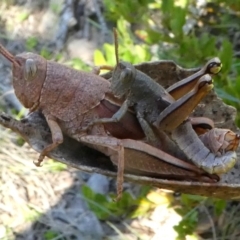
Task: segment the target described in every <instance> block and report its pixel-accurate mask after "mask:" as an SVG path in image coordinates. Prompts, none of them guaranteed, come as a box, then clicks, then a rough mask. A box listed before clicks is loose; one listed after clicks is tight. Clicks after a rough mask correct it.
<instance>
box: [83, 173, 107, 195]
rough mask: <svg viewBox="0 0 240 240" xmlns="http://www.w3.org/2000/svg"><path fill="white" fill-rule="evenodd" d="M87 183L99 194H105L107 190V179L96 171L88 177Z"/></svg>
mask: <svg viewBox="0 0 240 240" xmlns="http://www.w3.org/2000/svg"><path fill="white" fill-rule="evenodd" d="M87 185H88V186H89V187H90V188H91V189H92V190H93V191H94V192H95V193H100V194H103V195H105V194H107V193H108V192H109V180H108V178H107V177H106V176H103V175H101V174H98V173H94V174H92V176H91V177H90V178H89V179H88V181H87Z"/></svg>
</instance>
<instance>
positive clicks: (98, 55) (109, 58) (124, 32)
mask: <svg viewBox="0 0 240 240" xmlns="http://www.w3.org/2000/svg"><path fill="white" fill-rule="evenodd" d="M117 31H118V38H119V39H118V42H119V46H118V48H119V50H118V52H119V59H121V60H125V61H128V62H131V63H132V64H136V63H139V62H145V61H149V60H150V59H151V54H150V48H149V46H147V45H145V44H144V45H143V44H135V43H134V40H133V37H134V36H133V34H132V33H131V31H130V29H129V26H128V24H127V22H126V21H125V20H123V19H122V18H121V19H119V21H118V22H117ZM94 63H95V65H111V66H115V65H116V57H115V46H114V45H110V44H108V43H105V44H104V45H103V53H102V51H100V50H96V51H95V52H94Z"/></svg>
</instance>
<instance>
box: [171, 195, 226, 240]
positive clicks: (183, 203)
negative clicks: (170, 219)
mask: <svg viewBox="0 0 240 240" xmlns="http://www.w3.org/2000/svg"><path fill="white" fill-rule="evenodd" d="M201 205H205V207H206V208H207V206H213V210H214V215H215V216H220V215H221V214H222V212H223V211H224V209H225V207H226V201H225V200H222V199H214V198H206V197H201V196H197V195H190V194H182V195H181V199H180V206H179V208H176V209H175V210H176V212H177V213H178V214H179V215H181V216H182V220H181V221H180V222H179V224H178V225H176V226H174V229H175V231H176V232H177V233H178V239H184V237H185V236H186V235H192V234H193V233H194V231H195V229H196V227H197V224H198V217H199V211H198V208H199V207H200V206H201Z"/></svg>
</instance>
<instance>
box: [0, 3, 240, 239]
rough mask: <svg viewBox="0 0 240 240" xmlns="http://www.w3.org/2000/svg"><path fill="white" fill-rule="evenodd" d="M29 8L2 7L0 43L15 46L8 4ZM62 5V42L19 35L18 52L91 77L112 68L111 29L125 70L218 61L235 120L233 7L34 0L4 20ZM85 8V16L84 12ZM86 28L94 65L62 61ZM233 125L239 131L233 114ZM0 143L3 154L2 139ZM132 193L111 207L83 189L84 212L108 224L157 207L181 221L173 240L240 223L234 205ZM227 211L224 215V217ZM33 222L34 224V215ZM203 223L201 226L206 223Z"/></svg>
mask: <svg viewBox="0 0 240 240" xmlns="http://www.w3.org/2000/svg"><path fill="white" fill-rule="evenodd" d="M30 2H34V1H14V0H2V1H1V3H0V5H1V16H0V18H1V26H4V29H5V31H4V32H1V33H0V34H1V36H0V37H1V39H2V41H3V42H4V43H5V44H7V43H9V42H10V43H12V42H14V40H15V39H14V38H13V37H12V36H13V35H12V33H13V32H14V27H15V26H14V23H12V24H11V21H10V23H8V24H6V22H7V21H6V19H7V18H4V17H2V13H3V12H2V11H7V10H9V9H10V8H11V7H13V6H15V5H19V6H26V5H27V4H29V3H30ZM69 2H70V3H72V4H74V8H71V9H73V12H74V14H73V16H74V17H75V22H74V23H73V24H72V25H71V27H69V28H68V29H67V30H65V32H64V33H65V35H64V34H63V35H61V36H60V35H58V38H57V40H59V39H62V41H60V43H59V42H58V41H56V39H52V41H50V42H49V43H47V42H46V41H45V40H44V41H45V42H44V41H42V39H44V38H41V37H39V36H38V35H32V34H29V35H27V34H26V35H25V36H24V37H23V38H24V41H22V42H23V43H24V49H26V50H27V51H35V52H38V53H39V54H41V55H42V56H44V57H45V58H47V59H52V60H55V61H59V62H61V63H63V62H64V63H65V64H68V65H70V66H72V67H74V68H77V69H83V70H90V69H91V65H102V64H107V65H115V56H114V45H113V44H112V27H117V29H118V32H119V55H120V59H122V60H125V61H129V62H131V63H135V64H137V63H141V62H145V61H151V60H159V59H171V60H174V61H175V62H176V63H177V64H179V65H180V66H182V67H186V68H192V67H199V66H202V65H203V64H204V63H206V61H207V60H209V59H210V58H212V57H215V56H217V57H219V58H220V59H221V61H222V63H223V68H222V71H221V72H220V74H218V76H216V77H214V84H215V90H216V92H217V93H218V95H219V97H221V98H222V99H223V100H224V101H225V102H226V103H227V104H230V105H232V106H234V107H235V108H237V110H238V113H240V104H239V103H240V74H239V73H240V44H239V42H240V41H239V40H240V24H239V22H240V0H228V1H223V0H208V1H204V0H199V1H192V0H175V1H174V0H163V1H161V0H102V1H81V0H80V1H39V2H37V1H35V3H34V4H35V5H36V6H35V5H34V7H35V9H34V10H33V9H31V8H26V7H25V8H24V7H23V8H20V9H21V10H19V9H18V10H16V11H15V12H14V11H13V15H10V16H8V17H9V18H10V19H11V18H14V21H16V22H18V23H20V24H21V25H24V23H25V22H27V21H28V20H29V19H31V17H32V15H33V14H34V13H36V11H41V9H42V8H44V7H46V6H47V7H48V8H49V9H50V11H52V12H53V13H54V14H55V15H57V16H60V15H61V14H62V12H63V6H65V7H66V6H67V5H66V3H69ZM89 2H90V3H91V4H92V6H93V8H94V7H96V6H99V7H97V8H96V11H95V12H94V14H93V13H92V12H91V11H90V13H89V12H88V13H87V11H86V9H87V8H86V7H85V8H84V7H83V6H86V5H87V4H89ZM84 4H85V5H84ZM77 6H78V7H77ZM79 6H81V7H79ZM84 9H85V12H84V14H83V13H82V11H84ZM89 9H90V10H91V7H90V8H88V10H89ZM79 15H81V16H83V17H82V18H81V20H79V19H78V18H77V16H79ZM63 26H64V24H63ZM86 26H88V28H90V29H91V28H95V29H96V31H97V32H98V33H99V34H97V36H101V41H98V42H97V45H96V47H97V49H96V50H94V52H93V56H94V58H93V63H91V61H90V62H89V61H85V62H84V60H83V59H82V58H81V56H79V58H76V57H69V56H67V55H66V54H65V53H66V52H65V50H66V49H65V47H66V46H65V45H66V43H67V42H68V40H69V39H70V38H71V37H72V36H74V37H76V32H78V31H81V30H82V29H86ZM89 26H90V27H89ZM82 32H83V33H81V36H80V38H84V37H85V38H86V39H87V41H88V38H91V37H89V34H88V32H87V33H86V35H84V31H82ZM95 38H96V35H95ZM99 38H100V37H99ZM53 42H54V43H55V44H53ZM20 49H21V48H20ZM17 50H19V49H17ZM17 50H16V52H17ZM0 103H1V105H2V106H1V108H2V109H3V110H4V111H8V112H9V111H10V112H12V113H15V114H16V116H18V117H21V116H23V115H24V111H21V112H19V109H17V110H16V109H14V108H13V107H11V105H10V107H9V106H7V107H6V104H4V103H2V102H0ZM236 123H237V125H238V126H240V115H239V114H238V115H237V119H236ZM0 137H1V142H0V143H1V146H2V149H3V147H4V146H5V145H4V144H5V143H4V137H6V135H4V137H3V136H0ZM16 139H17V141H16V142H15V143H17V144H18V145H22V144H23V143H21V141H20V140H19V139H18V138H16ZM8 144H9V143H8ZM1 146H0V148H1ZM0 151H1V149H0ZM50 165H51V167H52V168H53V169H54V170H51V171H65V170H66V169H65V168H64V167H59V165H54V164H53V163H52V162H51V163H50ZM56 169H57V170H56ZM2 186H3V184H2ZM139 192H140V193H139V194H138V195H137V196H135V198H133V197H132V195H130V194H128V193H125V194H124V196H123V199H122V200H121V201H120V202H119V203H113V202H111V201H109V198H108V197H107V196H103V195H101V194H97V193H94V192H92V190H91V189H90V188H88V187H87V186H84V187H83V189H82V193H83V195H84V197H85V198H86V199H87V200H88V202H89V207H90V208H91V209H92V210H93V212H95V214H96V216H97V217H98V219H100V220H101V221H110V222H111V220H112V215H113V214H114V216H115V217H116V216H117V217H118V218H121V219H125V220H126V219H134V218H136V217H138V218H139V217H144V216H146V215H147V214H149V213H150V211H152V209H153V208H155V207H156V206H157V205H159V204H160V203H163V205H164V206H165V207H167V206H172V207H173V209H174V210H175V211H176V212H177V213H178V214H179V215H180V216H182V218H181V221H179V223H178V225H176V226H175V227H174V230H175V231H176V232H177V236H178V237H177V238H178V239H238V238H239V235H240V231H238V230H237V228H238V229H240V228H239V217H238V216H235V215H234V214H235V213H236V211H237V210H238V208H239V206H238V203H236V202H233V201H231V202H227V201H224V200H219V199H210V198H203V197H199V196H191V195H185V194H184V195H181V194H177V193H169V194H166V193H165V192H164V194H162V192H160V193H159V192H157V193H155V194H153V193H152V190H149V188H146V187H142V188H141V190H140V191H139ZM145 196H148V198H146V197H145ZM152 196H154V197H152ZM149 199H150V200H149ZM156 199H157V200H156ZM159 199H160V200H159ZM96 203H97V204H96ZM136 206H138V208H136ZM133 207H134V211H133V210H132V209H133ZM227 212H228V213H230V214H228V215H227V214H226V213H227ZM36 215H37V217H38V214H36ZM206 219H207V221H208V223H205V221H206ZM34 220H35V218H34ZM113 222H114V221H113ZM3 223H4V221H3ZM4 224H5V225H7V224H6V223H4ZM204 224H205V225H206V226H205V225H204ZM200 225H201V227H202V229H200V228H201V227H200ZM203 226H205V227H203ZM6 229H7V230H6V231H5V232H7V233H6V235H3V237H2V238H1V236H0V239H10V238H8V236H12V235H11V234H9V232H11V233H13V230H12V229H10V228H6ZM0 233H1V229H0ZM13 235H14V234H13ZM119 235H121V234H119ZM138 237H139V236H138ZM44 239H67V238H66V237H65V236H60V237H59V235H58V234H57V233H55V232H54V231H52V230H51V229H50V230H48V231H46V233H45V235H44ZM122 239H124V236H122ZM138 239H143V238H141V237H139V238H138ZM144 239H145V238H144Z"/></svg>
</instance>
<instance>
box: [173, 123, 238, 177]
mask: <svg viewBox="0 0 240 240" xmlns="http://www.w3.org/2000/svg"><path fill="white" fill-rule="evenodd" d="M172 139H173V140H174V141H175V142H176V144H177V145H178V146H179V148H180V149H181V150H182V151H183V152H184V153H185V154H186V156H187V157H188V158H189V159H190V160H191V161H192V162H193V163H194V164H195V165H196V166H198V167H200V168H202V169H203V170H205V171H206V172H208V173H211V174H213V173H215V174H221V173H226V172H228V171H229V170H230V169H231V168H232V167H233V166H234V165H235V163H236V161H237V155H236V152H234V151H229V152H226V153H225V154H222V155H221V156H217V155H215V154H213V153H212V152H211V151H210V150H209V149H208V148H207V147H205V145H204V144H203V143H202V141H201V140H200V139H199V137H198V136H197V134H196V133H195V131H194V130H193V128H192V126H191V123H190V122H189V121H186V122H184V123H183V124H181V125H180V126H179V127H177V128H176V129H175V130H174V131H173V132H172Z"/></svg>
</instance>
